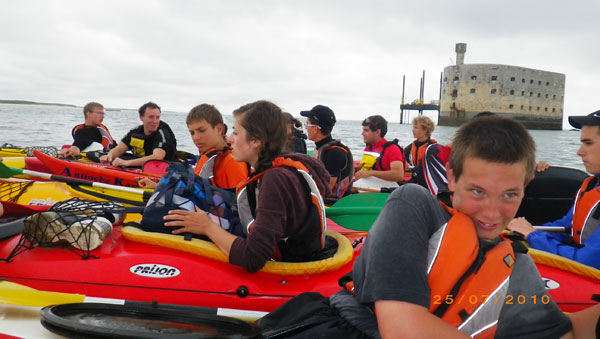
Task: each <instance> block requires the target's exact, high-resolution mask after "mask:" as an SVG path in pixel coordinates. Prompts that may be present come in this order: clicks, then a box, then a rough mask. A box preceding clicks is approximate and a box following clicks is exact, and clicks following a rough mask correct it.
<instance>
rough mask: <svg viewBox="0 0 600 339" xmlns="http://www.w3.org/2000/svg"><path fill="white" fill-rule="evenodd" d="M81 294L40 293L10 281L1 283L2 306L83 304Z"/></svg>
mask: <svg viewBox="0 0 600 339" xmlns="http://www.w3.org/2000/svg"><path fill="white" fill-rule="evenodd" d="M84 298H85V296H84V295H81V294H71V293H59V292H46V291H38V290H36V289H33V288H31V287H27V286H24V285H20V284H16V283H13V282H9V281H4V280H3V281H0V304H9V305H21V306H36V307H44V306H49V305H57V304H69V303H81V302H83V300H84Z"/></svg>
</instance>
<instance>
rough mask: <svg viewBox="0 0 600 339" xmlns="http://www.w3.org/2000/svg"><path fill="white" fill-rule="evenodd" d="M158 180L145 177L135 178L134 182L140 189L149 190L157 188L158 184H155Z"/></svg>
mask: <svg viewBox="0 0 600 339" xmlns="http://www.w3.org/2000/svg"><path fill="white" fill-rule="evenodd" d="M155 180H156V181H155ZM158 180H160V178H156V179H153V178H152V179H151V178H145V177H139V178H135V182H136V183H137V184H138V186H140V187H141V188H151V189H154V188H156V186H158V183H157V181H158Z"/></svg>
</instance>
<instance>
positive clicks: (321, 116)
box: [300, 105, 335, 126]
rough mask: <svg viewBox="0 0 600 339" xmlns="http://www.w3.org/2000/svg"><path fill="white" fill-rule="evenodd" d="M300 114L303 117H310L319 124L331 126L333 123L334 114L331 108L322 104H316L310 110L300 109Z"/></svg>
mask: <svg viewBox="0 0 600 339" xmlns="http://www.w3.org/2000/svg"><path fill="white" fill-rule="evenodd" d="M300 115H301V116H303V117H307V118H311V119H312V120H313V121H314V122H315V123H316V124H317V125H319V126H333V125H335V114H334V113H333V111H332V110H331V108H329V107H327V106H323V105H317V106H315V107H313V108H312V109H311V110H310V111H302V112H300Z"/></svg>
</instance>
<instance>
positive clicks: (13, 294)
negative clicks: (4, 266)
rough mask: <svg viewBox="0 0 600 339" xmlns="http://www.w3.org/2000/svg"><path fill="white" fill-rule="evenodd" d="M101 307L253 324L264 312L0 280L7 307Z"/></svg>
mask: <svg viewBox="0 0 600 339" xmlns="http://www.w3.org/2000/svg"><path fill="white" fill-rule="evenodd" d="M82 302H83V303H103V304H112V305H125V306H132V307H133V306H135V307H145V308H152V309H161V310H178V311H186V312H196V313H203V314H214V315H221V316H228V317H233V318H238V319H244V320H256V319H258V318H261V317H262V316H264V315H265V314H267V312H261V311H249V310H239V309H232V308H214V307H201V306H188V305H175V304H160V303H157V302H143V301H131V300H123V299H111V298H97V297H88V296H85V295H81V294H74V293H61V292H49V291H39V290H36V289H33V288H30V287H28V286H25V285H21V284H17V283H13V282H10V281H6V280H0V303H1V304H8V305H20V306H34V307H45V306H50V305H62V304H72V303H82Z"/></svg>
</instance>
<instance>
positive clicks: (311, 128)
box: [304, 119, 320, 141]
mask: <svg viewBox="0 0 600 339" xmlns="http://www.w3.org/2000/svg"><path fill="white" fill-rule="evenodd" d="M304 128H306V134H307V135H308V140H312V141H319V140H317V137H318V134H317V132H318V131H319V129H320V127H319V125H316V124H313V123H312V122H311V121H310V120H308V119H307V120H306V122H305V123H304Z"/></svg>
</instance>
